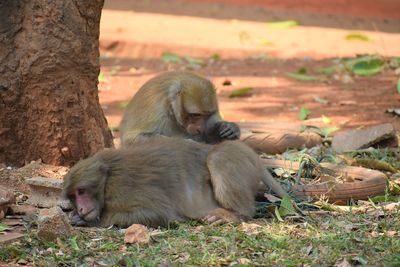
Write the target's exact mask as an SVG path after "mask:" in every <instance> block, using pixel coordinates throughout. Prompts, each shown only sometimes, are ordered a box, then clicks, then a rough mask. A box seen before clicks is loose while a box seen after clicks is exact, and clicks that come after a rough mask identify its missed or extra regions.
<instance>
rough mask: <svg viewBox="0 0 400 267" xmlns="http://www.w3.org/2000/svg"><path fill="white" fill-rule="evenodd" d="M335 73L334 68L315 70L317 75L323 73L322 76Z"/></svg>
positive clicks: (335, 69)
mask: <svg viewBox="0 0 400 267" xmlns="http://www.w3.org/2000/svg"><path fill="white" fill-rule="evenodd" d="M336 71H337V68H336V67H329V68H319V69H317V70H316V72H317V73H323V74H331V73H334V72H336Z"/></svg>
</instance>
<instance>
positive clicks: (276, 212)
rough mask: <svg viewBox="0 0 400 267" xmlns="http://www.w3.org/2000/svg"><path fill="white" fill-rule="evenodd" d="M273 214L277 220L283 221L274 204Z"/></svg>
mask: <svg viewBox="0 0 400 267" xmlns="http://www.w3.org/2000/svg"><path fill="white" fill-rule="evenodd" d="M275 216H276V218H277V219H278V221H280V222H283V219H282V216H281V215H280V214H279V209H278V207H276V206H275Z"/></svg>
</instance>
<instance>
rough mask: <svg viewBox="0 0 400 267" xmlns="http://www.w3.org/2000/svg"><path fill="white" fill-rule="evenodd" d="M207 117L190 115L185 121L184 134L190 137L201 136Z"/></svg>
mask: <svg viewBox="0 0 400 267" xmlns="http://www.w3.org/2000/svg"><path fill="white" fill-rule="evenodd" d="M208 118H209V115H205V114H199V113H191V114H188V118H187V121H186V126H185V129H186V132H187V133H188V134H189V135H191V136H197V135H203V134H204V130H205V125H206V122H207V120H208Z"/></svg>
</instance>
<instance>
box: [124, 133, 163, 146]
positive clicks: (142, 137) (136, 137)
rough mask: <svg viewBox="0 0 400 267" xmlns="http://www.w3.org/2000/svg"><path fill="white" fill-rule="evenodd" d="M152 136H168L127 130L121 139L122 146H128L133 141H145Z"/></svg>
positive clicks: (152, 137)
mask: <svg viewBox="0 0 400 267" xmlns="http://www.w3.org/2000/svg"><path fill="white" fill-rule="evenodd" d="M150 138H151V139H154V138H169V137H168V136H165V135H161V134H158V133H151V132H129V133H126V134H125V136H124V137H123V139H122V142H123V144H124V146H129V145H132V144H134V143H140V142H143V141H146V140H148V139H150Z"/></svg>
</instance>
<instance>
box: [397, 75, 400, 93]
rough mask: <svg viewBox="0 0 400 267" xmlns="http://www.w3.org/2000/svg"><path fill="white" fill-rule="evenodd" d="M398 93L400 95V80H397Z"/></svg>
mask: <svg viewBox="0 0 400 267" xmlns="http://www.w3.org/2000/svg"><path fill="white" fill-rule="evenodd" d="M397 93H399V94H400V78H399V79H398V80H397Z"/></svg>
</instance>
